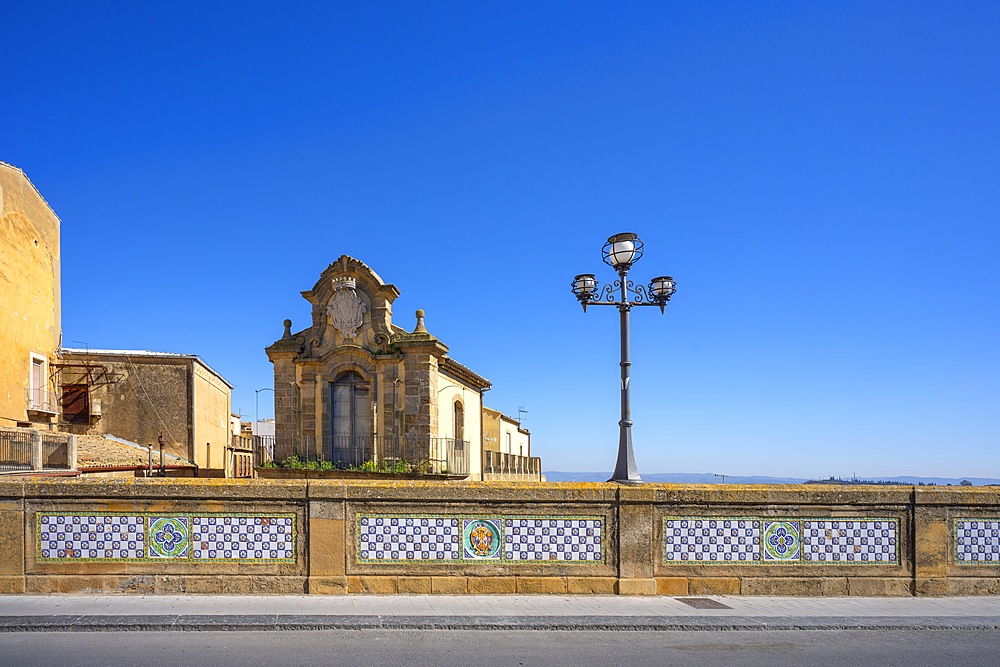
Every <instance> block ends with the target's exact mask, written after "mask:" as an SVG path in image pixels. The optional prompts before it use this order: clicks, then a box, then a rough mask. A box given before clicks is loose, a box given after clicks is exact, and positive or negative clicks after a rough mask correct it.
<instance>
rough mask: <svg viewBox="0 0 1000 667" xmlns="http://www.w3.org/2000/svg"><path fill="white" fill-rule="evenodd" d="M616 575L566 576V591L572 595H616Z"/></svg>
mask: <svg viewBox="0 0 1000 667" xmlns="http://www.w3.org/2000/svg"><path fill="white" fill-rule="evenodd" d="M617 586H618V579H617V578H616V577H566V592H568V593H570V594H571V595H614V594H615V591H616V589H617Z"/></svg>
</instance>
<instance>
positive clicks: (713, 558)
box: [663, 517, 899, 565]
mask: <svg viewBox="0 0 1000 667" xmlns="http://www.w3.org/2000/svg"><path fill="white" fill-rule="evenodd" d="M898 535H899V521H898V519H884V518H868V517H858V518H853V517H848V518H837V519H811V518H810V519H804V518H788V517H665V518H664V519H663V562H664V564H668V565H670V564H685V563H690V564H706V565H713V564H721V565H725V564H748V565H751V564H752V565H760V564H764V565H830V564H837V565H855V564H857V565H896V564H898V563H899V543H898Z"/></svg>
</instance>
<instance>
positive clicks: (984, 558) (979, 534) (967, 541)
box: [954, 517, 1000, 565]
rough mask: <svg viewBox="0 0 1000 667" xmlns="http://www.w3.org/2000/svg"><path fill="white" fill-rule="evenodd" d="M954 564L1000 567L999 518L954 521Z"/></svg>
mask: <svg viewBox="0 0 1000 667" xmlns="http://www.w3.org/2000/svg"><path fill="white" fill-rule="evenodd" d="M954 531H955V532H954V545H955V547H954V549H955V563H956V564H958V565H1000V517H993V518H988V519H981V518H980V519H971V518H959V519H955V520H954Z"/></svg>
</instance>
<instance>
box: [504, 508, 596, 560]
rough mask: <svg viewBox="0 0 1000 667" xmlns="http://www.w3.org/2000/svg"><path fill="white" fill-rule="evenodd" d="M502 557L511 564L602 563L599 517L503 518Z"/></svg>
mask: <svg viewBox="0 0 1000 667" xmlns="http://www.w3.org/2000/svg"><path fill="white" fill-rule="evenodd" d="M503 539H504V550H503V557H504V560H507V561H512V562H515V563H518V562H523V563H530V562H536V563H560V562H561V563H601V562H604V519H602V518H600V517H511V518H505V519H504V520H503Z"/></svg>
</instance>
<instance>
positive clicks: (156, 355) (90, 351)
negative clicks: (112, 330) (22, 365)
mask: <svg viewBox="0 0 1000 667" xmlns="http://www.w3.org/2000/svg"><path fill="white" fill-rule="evenodd" d="M59 352H65V353H67V354H78V355H81V356H84V357H86V356H98V357H100V356H104V357H147V358H152V359H190V360H192V361H197V362H198V363H199V364H201V365H202V366H204V367H205V368H206V369H207V370H208V371H210V372H211V373H212V374H213V375H214V376H215V377H217V378H219V379H220V380H222V381H223V382H225V383H226V386H227V387H229V388H230V389H232V388H233V385H231V384H229V381H228V380H227V379H226V378H224V377H222V374H221V373H219V372H218V371H217V370H215V369H214V368H212V367H211V366H209V365H208V364H206V363H205V360H204V359H202V358H201V357H199V356H198V355H197V354H183V353H181V352H156V351H154V350H97V349H94V348H79V347H61V348H59Z"/></svg>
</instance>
